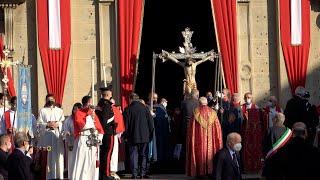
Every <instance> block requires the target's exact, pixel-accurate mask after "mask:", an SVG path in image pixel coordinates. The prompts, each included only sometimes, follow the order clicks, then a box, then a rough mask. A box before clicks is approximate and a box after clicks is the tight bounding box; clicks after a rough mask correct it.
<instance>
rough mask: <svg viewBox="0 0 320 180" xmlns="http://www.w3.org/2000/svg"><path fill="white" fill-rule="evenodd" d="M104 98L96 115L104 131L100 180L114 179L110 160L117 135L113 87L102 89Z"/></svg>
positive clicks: (101, 147)
mask: <svg viewBox="0 0 320 180" xmlns="http://www.w3.org/2000/svg"><path fill="white" fill-rule="evenodd" d="M100 90H101V95H102V98H101V99H100V100H99V102H98V106H97V108H96V111H95V112H96V114H97V116H98V117H99V120H100V123H101V125H102V127H103V130H104V135H103V139H102V145H101V146H100V169H99V171H100V172H99V173H100V174H99V176H100V179H102V180H105V179H113V178H112V177H111V172H110V160H111V154H112V150H113V141H114V134H115V124H114V113H113V111H112V103H111V102H110V100H111V98H112V91H111V86H108V87H103V88H100Z"/></svg>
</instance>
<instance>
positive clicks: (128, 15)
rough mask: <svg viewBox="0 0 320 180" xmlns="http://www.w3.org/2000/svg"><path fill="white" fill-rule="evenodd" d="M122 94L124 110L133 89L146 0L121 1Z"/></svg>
mask: <svg viewBox="0 0 320 180" xmlns="http://www.w3.org/2000/svg"><path fill="white" fill-rule="evenodd" d="M118 5H119V6H118V8H119V9H118V10H119V39H120V93H121V105H122V108H124V107H126V106H127V105H128V96H129V94H130V93H131V92H132V89H133V81H134V76H135V69H136V62H137V59H138V49H139V44H140V32H141V29H142V16H143V6H144V0H130V1H128V0H119V4H118Z"/></svg>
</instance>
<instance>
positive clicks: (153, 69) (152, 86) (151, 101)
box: [150, 52, 157, 111]
mask: <svg viewBox="0 0 320 180" xmlns="http://www.w3.org/2000/svg"><path fill="white" fill-rule="evenodd" d="M156 60H157V54H155V53H154V52H153V55H152V82H151V97H150V111H153V106H154V104H153V95H154V93H155V84H156V83H155V76H156V73H155V71H156Z"/></svg>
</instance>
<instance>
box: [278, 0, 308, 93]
mask: <svg viewBox="0 0 320 180" xmlns="http://www.w3.org/2000/svg"><path fill="white" fill-rule="evenodd" d="M279 6H280V7H279V8H280V34H281V44H282V51H283V56H284V60H285V64H286V69H287V75H288V79H289V84H290V87H291V91H292V93H294V91H295V89H296V87H298V86H305V82H306V76H307V65H308V58H309V49H310V1H309V0H301V6H302V8H301V9H302V14H301V15H302V44H301V45H299V46H292V45H291V31H290V30H291V28H290V0H279Z"/></svg>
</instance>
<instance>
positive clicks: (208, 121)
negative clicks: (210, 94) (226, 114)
mask: <svg viewBox="0 0 320 180" xmlns="http://www.w3.org/2000/svg"><path fill="white" fill-rule="evenodd" d="M205 118H206V117H203V115H201V113H200V111H199V108H196V109H195V110H194V119H195V121H197V122H198V123H199V124H200V126H201V127H202V128H204V129H207V128H208V127H209V126H211V125H212V124H213V123H214V121H216V119H217V113H216V112H215V111H213V110H212V111H210V112H208V119H205Z"/></svg>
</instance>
